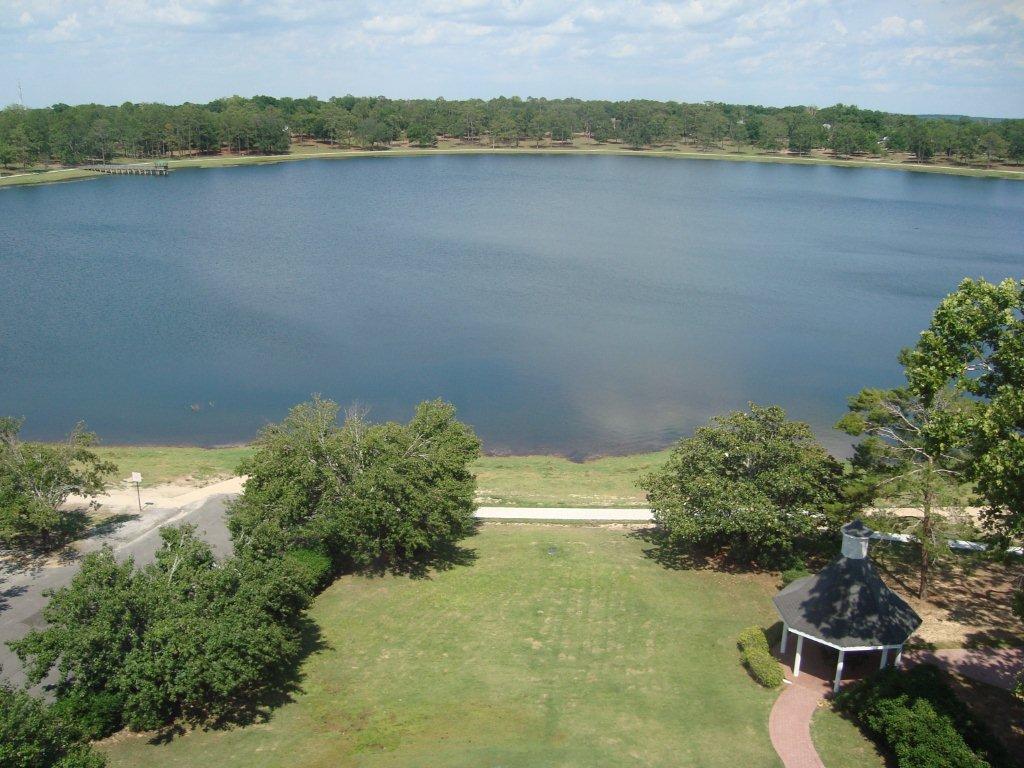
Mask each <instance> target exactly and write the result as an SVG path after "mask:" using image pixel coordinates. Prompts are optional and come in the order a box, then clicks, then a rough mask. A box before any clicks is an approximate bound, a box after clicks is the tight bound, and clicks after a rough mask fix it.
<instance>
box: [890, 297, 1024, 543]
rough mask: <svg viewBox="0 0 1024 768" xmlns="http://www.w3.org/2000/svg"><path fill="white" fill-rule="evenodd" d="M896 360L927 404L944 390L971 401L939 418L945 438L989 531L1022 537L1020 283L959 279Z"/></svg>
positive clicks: (1023, 310)
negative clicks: (972, 486)
mask: <svg viewBox="0 0 1024 768" xmlns="http://www.w3.org/2000/svg"><path fill="white" fill-rule="evenodd" d="M900 362H901V363H903V366H904V368H905V369H906V373H907V380H908V382H909V384H910V388H911V389H912V390H913V391H914V393H915V394H917V395H918V396H919V397H920V398H921V399H922V400H923V401H924V402H925V403H928V404H930V403H931V402H932V401H934V400H935V399H936V398H937V397H939V396H940V393H941V392H942V391H943V390H944V389H945V388H947V387H950V386H952V387H953V388H954V389H956V390H957V391H960V392H964V393H965V394H966V395H968V396H969V397H970V398H971V399H972V400H973V401H974V402H975V403H976V407H974V408H971V409H966V410H963V411H956V412H953V413H951V414H949V415H948V417H946V418H944V420H943V425H942V426H943V427H944V429H945V430H946V434H947V437H946V440H947V441H948V443H949V444H950V445H953V446H957V447H959V448H960V449H962V450H964V451H966V452H967V453H968V454H969V461H968V462H967V466H966V471H967V476H968V477H969V478H970V479H972V480H974V481H975V482H976V485H977V490H978V492H979V493H980V494H981V495H982V496H983V497H984V498H985V500H986V501H987V503H988V508H987V510H985V521H986V524H987V526H988V527H989V528H990V529H991V530H993V531H995V532H997V533H1000V534H1002V535H1004V536H1017V535H1020V534H1022V533H1024V280H1021V281H1015V280H1011V279H1006V280H1004V281H1002V282H1001V283H989V282H987V281H985V280H971V279H966V280H964V281H963V282H962V283H960V286H959V287H958V288H957V290H956V291H955V292H953V293H951V294H950V295H948V296H947V297H946V298H944V299H943V300H942V301H941V302H940V303H939V306H938V307H937V308H936V310H935V313H934V315H933V316H932V320H931V323H930V324H929V326H928V329H927V330H926V331H924V332H923V333H922V334H921V337H920V338H919V339H918V342H917V344H916V345H915V346H914V347H912V348H910V349H906V350H904V351H903V352H902V353H901V355H900Z"/></svg>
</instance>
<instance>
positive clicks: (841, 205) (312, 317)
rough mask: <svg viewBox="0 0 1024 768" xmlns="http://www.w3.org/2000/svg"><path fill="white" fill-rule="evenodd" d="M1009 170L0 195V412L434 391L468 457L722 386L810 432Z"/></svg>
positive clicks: (44, 435) (1011, 265) (96, 416)
mask: <svg viewBox="0 0 1024 768" xmlns="http://www.w3.org/2000/svg"><path fill="white" fill-rule="evenodd" d="M1022 244H1024V184H1022V183H1020V182H1012V181H1002V180H993V179H976V178H968V177H954V176H942V175H933V174H920V173H906V172H900V171H883V170H878V169H854V168H837V167H828V166H821V167H816V166H797V165H771V164H755V163H732V162H713V161H684V160H671V159H662V158H651V157H608V156H605V157H580V156H553V157H552V156H528V155H524V156H510V155H506V156H501V155H481V156H464V157H452V156H434V157H419V158H386V157H370V158H359V159H349V160H337V161H330V160H321V161H303V162H294V163H284V164H280V165H268V166H255V167H248V168H225V169H210V170H183V171H176V172H174V173H172V174H171V175H170V176H169V177H168V178H150V177H106V178H101V179H97V180H93V181H87V182H79V183H73V184H62V185H51V186H39V187H26V188H12V189H4V190H0V376H2V380H0V414H9V415H16V416H24V417H26V419H27V421H26V424H25V432H24V434H25V435H27V436H29V437H33V438H40V439H50V438H56V437H58V436H60V435H61V434H64V433H66V432H67V430H68V429H69V428H70V427H71V426H72V425H73V424H74V422H75V421H77V420H79V419H84V420H85V421H86V422H87V423H88V426H89V427H90V428H91V429H93V430H95V431H96V432H98V433H99V434H100V436H101V438H102V439H103V441H104V442H106V443H195V444H204V445H213V444H224V443H233V442H239V441H245V440H249V439H251V438H252V437H253V436H254V435H255V433H256V432H257V430H258V429H259V428H260V426H261V425H263V424H265V423H266V422H268V421H270V420H277V419H280V418H281V417H282V416H283V415H284V414H285V413H286V411H287V408H288V407H289V405H291V404H294V403H296V402H298V401H301V400H303V399H306V398H308V397H309V396H310V394H312V393H314V392H318V393H322V394H323V395H324V396H326V397H330V398H332V399H334V400H337V401H338V402H339V403H341V404H343V405H346V404H351V403H360V404H362V405H364V406H366V407H368V408H369V409H370V416H371V418H374V419H407V418H408V417H409V416H410V415H411V412H412V407H413V405H414V404H415V403H416V402H418V401H420V400H423V399H427V398H433V397H443V398H445V399H448V400H450V401H452V402H454V403H455V404H456V405H457V406H458V408H459V412H460V415H461V417H462V418H463V419H465V420H466V421H468V422H470V423H471V424H473V425H474V427H475V428H476V430H477V432H478V434H479V435H480V436H481V437H482V438H483V440H484V443H485V448H486V449H488V450H490V451H495V452H506V451H507V452H515V453H534V452H545V453H546V452H551V453H562V454H566V455H569V456H573V457H582V456H588V455H594V454H601V453H620V452H632V451H638V450H642V449H650V448H659V447H663V446H664V445H666V444H668V443H669V442H670V441H672V440H674V439H676V438H678V437H679V436H681V435H685V434H688V433H689V432H690V431H691V430H692V429H693V428H694V427H695V426H696V425H699V424H701V423H703V422H705V421H706V420H707V419H708V418H709V417H710V416H712V415H713V414H716V413H720V412H723V411H726V410H730V409H734V408H741V407H743V406H744V405H745V404H746V403H747V401H749V400H753V401H756V402H759V403H779V404H781V405H783V406H784V407H785V408H786V409H787V410H788V411H789V413H790V414H791V416H793V417H796V418H799V419H803V420H806V421H809V422H810V423H811V424H812V426H813V427H814V428H815V430H816V432H817V433H818V435H819V436H820V438H821V439H822V440H823V441H824V442H825V444H826V445H827V446H828V447H829V448H830V449H832V450H835V451H837V452H844V451H845V449H846V447H847V446H848V444H849V439H848V438H846V437H845V436H842V435H839V434H837V433H835V432H833V431H832V430H831V425H832V424H833V423H834V422H835V421H836V419H838V418H839V417H840V416H841V415H842V414H843V411H844V407H845V400H846V398H847V397H848V396H849V395H851V394H853V393H854V392H856V391H857V390H858V389H860V388H862V387H866V386H889V385H895V384H898V383H899V382H900V380H901V374H900V368H899V365H898V363H897V361H896V355H897V353H898V352H899V350H900V348H901V347H903V346H905V345H909V344H912V343H914V341H915V339H916V337H917V335H918V333H919V332H920V330H921V329H923V328H924V327H925V326H926V325H927V323H928V320H929V317H930V315H931V312H932V310H933V309H934V306H935V304H936V302H937V301H938V300H939V299H940V298H941V297H942V296H943V295H945V294H946V293H948V292H949V291H951V290H953V289H954V288H955V287H956V285H957V283H958V282H959V280H960V279H961V278H963V277H964V276H973V277H985V278H987V279H990V280H998V279H1001V278H1004V277H1008V276H1011V277H1018V278H1019V277H1021V276H1022V275H1024V246H1022Z"/></svg>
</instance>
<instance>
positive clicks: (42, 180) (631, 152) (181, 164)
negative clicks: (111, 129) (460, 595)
mask: <svg viewBox="0 0 1024 768" xmlns="http://www.w3.org/2000/svg"><path fill="white" fill-rule="evenodd" d="M516 154H518V155H592V156H608V155H612V156H629V157H660V158H667V159H677V160H720V161H728V162H752V163H787V164H793V165H811V166H814V165H829V166H837V167H841V168H881V169H887V170H901V171H911V172H915V173H939V174H947V175H951V176H973V177H978V178H992V179H1010V180H1017V181H1021V180H1024V169H1021V170H1011V169H1008V168H978V167H973V166H957V165H942V164H936V163H916V162H911V161H893V160H883V159H879V160H873V159H862V158H851V159H846V158H841V157H831V156H827V155H780V154H761V153H756V152H729V151H714V152H712V151H708V152H703V151H700V150H696V149H689V150H688V149H679V148H671V149H662V148H654V149H639V150H635V149H629V148H628V147H625V146H622V145H582V146H580V145H573V146H543V147H527V146H521V147H488V146H473V145H469V146H464V145H445V146H438V147H423V148H420V147H409V146H400V147H391V148H387V149H331V148H327V147H324V146H322V145H315V146H313V145H295V146H293V147H292V149H291V150H290V151H289V152H287V153H283V154H278V155H255V154H251V155H230V154H228V155H212V156H196V157H184V158H170V159H162V160H161V164H166V165H167V166H168V168H170V169H171V170H175V169H185V168H228V167H234V166H247V165H264V164H268V163H285V162H292V161H296V160H314V159H328V160H329V159H334V160H342V159H350V158H362V157H374V158H386V157H430V156H433V155H516ZM103 175H104V174H102V173H99V172H97V171H92V170H87V169H85V168H79V167H68V168H57V169H50V170H44V171H27V172H19V173H13V174H10V175H7V176H0V187H9V186H24V185H30V184H55V183H60V182H66V181H80V180H83V179H93V178H98V177H100V176H103Z"/></svg>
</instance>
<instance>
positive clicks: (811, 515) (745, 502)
mask: <svg viewBox="0 0 1024 768" xmlns="http://www.w3.org/2000/svg"><path fill="white" fill-rule="evenodd" d="M841 479H842V467H841V466H840V464H839V463H838V462H837V461H835V459H833V458H832V457H831V456H830V455H829V454H828V452H827V451H825V449H824V448H822V447H821V446H820V445H819V444H818V443H817V442H816V441H815V439H814V436H813V434H812V432H811V429H810V427H809V426H808V425H807V424H804V423H803V422H798V421H790V420H788V419H787V418H786V413H785V411H783V409H782V408H780V407H778V406H774V405H773V406H759V405H755V404H753V403H751V404H750V409H749V410H748V411H736V412H733V413H730V414H727V415H724V416H717V417H715V418H713V419H712V420H711V421H710V423H709V424H708V425H707V426H703V427H699V428H698V429H697V430H696V432H695V433H694V435H693V436H692V437H689V438H686V439H683V440H681V441H679V443H677V444H676V446H675V447H674V448H673V449H672V453H671V455H670V456H669V459H668V461H667V462H666V464H665V465H664V466H663V467H662V468H661V469H660V470H658V471H656V472H654V473H652V474H651V475H648V476H647V477H645V478H644V479H643V480H642V481H641V487H643V488H644V490H646V491H647V497H648V500H649V501H650V504H651V507H652V509H653V512H654V519H655V521H656V522H657V523H658V524H659V525H660V526H661V527H662V528H663V529H664V530H665V532H666V533H667V535H668V536H669V538H670V540H671V541H673V542H674V543H676V544H678V545H682V546H685V547H690V548H695V549H699V550H704V551H708V552H712V553H717V552H727V553H728V554H729V556H730V557H732V558H733V559H736V560H741V561H745V562H754V563H757V564H760V565H788V564H789V562H790V561H791V560H792V559H793V557H794V556H795V555H796V554H797V553H798V552H799V551H800V549H801V547H802V546H805V545H807V544H808V543H811V542H813V541H815V540H816V539H817V538H818V537H819V536H820V535H821V531H822V529H830V528H835V522H837V521H835V520H834V519H833V517H832V516H831V515H829V514H828V513H829V512H830V511H832V509H833V507H834V505H836V504H838V503H839V501H840V488H841Z"/></svg>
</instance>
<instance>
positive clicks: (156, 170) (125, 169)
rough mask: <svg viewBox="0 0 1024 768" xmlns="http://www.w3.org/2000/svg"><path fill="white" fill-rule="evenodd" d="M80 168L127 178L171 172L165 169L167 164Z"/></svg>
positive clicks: (162, 174)
mask: <svg viewBox="0 0 1024 768" xmlns="http://www.w3.org/2000/svg"><path fill="white" fill-rule="evenodd" d="M81 168H82V170H84V171H95V172H97V173H115V174H120V175H129V176H166V175H167V174H168V173H170V172H171V169H170V168H168V167H167V163H137V164H136V163H133V164H131V165H114V164H111V163H98V164H96V165H83V166H81Z"/></svg>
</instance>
